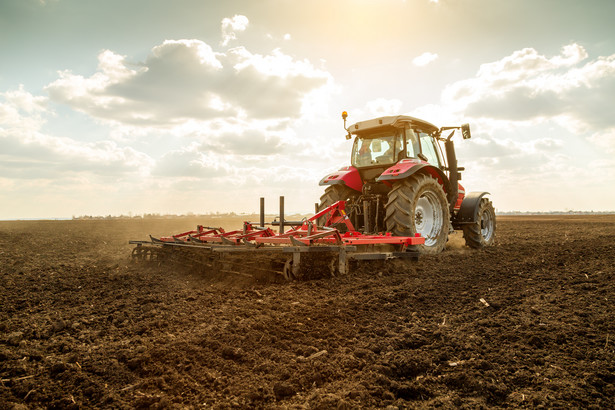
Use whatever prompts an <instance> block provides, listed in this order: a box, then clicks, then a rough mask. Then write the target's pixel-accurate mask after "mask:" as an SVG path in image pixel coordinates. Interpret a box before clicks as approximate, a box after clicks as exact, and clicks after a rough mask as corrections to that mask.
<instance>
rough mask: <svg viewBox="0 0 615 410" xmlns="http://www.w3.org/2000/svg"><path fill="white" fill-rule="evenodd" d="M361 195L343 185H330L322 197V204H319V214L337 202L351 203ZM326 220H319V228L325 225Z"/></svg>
mask: <svg viewBox="0 0 615 410" xmlns="http://www.w3.org/2000/svg"><path fill="white" fill-rule="evenodd" d="M358 195H359V193H358V192H357V191H355V190H354V189H352V188H348V187H347V186H346V185H343V184H336V185H329V186H328V187H327V188H326V189H325V193H324V194H322V196H321V197H320V204H318V212H320V211H322V210H323V209H325V208H326V207H328V206H331V205H333V204H334V203H336V202H337V201H349V200H352V199H354V198H355V197H356V196H358ZM325 222H326V220H325V218H318V220H317V221H316V223H317V224H318V225H319V226H322V225H324V223H325ZM344 226H345V225H344Z"/></svg>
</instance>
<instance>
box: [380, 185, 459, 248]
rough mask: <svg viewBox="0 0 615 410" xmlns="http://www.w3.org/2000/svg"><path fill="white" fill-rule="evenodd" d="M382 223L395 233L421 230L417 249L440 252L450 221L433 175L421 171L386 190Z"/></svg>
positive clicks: (413, 232) (408, 234) (413, 233)
mask: <svg viewBox="0 0 615 410" xmlns="http://www.w3.org/2000/svg"><path fill="white" fill-rule="evenodd" d="M385 223H386V228H387V231H388V232H391V233H392V234H393V235H396V236H414V235H415V234H417V233H419V234H421V236H422V237H423V238H425V244H424V245H417V247H416V248H417V250H418V251H419V252H421V253H432V254H433V253H440V252H442V250H443V249H444V246H445V245H446V241H447V239H448V230H449V224H450V213H449V210H448V201H447V200H446V195H445V194H444V189H442V186H441V185H440V184H439V183H438V181H437V180H436V179H434V178H432V177H431V176H429V175H425V174H418V175H417V174H415V175H412V176H411V177H409V178H407V179H404V180H401V181H397V182H395V183H394V184H393V189H392V190H391V192H389V200H388V202H387V205H386V216H385Z"/></svg>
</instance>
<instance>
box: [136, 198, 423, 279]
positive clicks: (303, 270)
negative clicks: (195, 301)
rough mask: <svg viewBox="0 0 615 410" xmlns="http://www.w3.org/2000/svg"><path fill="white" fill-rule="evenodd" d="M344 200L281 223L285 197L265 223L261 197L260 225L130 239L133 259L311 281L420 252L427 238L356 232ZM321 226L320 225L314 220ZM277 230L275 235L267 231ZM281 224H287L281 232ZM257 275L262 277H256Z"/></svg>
mask: <svg viewBox="0 0 615 410" xmlns="http://www.w3.org/2000/svg"><path fill="white" fill-rule="evenodd" d="M345 206H346V203H345V201H337V202H335V203H334V204H332V205H331V206H329V207H327V208H325V209H323V210H322V211H320V212H317V213H316V214H315V215H314V216H312V217H311V218H308V219H304V220H302V221H296V222H293V221H286V220H285V219H284V197H280V216H279V220H278V221H276V220H274V221H273V222H271V223H269V224H265V222H264V199H263V198H261V209H260V223H258V224H257V223H253V222H244V224H243V228H242V229H240V230H233V231H228V232H227V231H225V230H224V229H223V228H216V227H206V226H203V225H198V226H197V228H196V229H195V230H191V231H187V232H182V233H179V234H176V235H172V236H164V237H160V238H155V237H153V236H151V235H150V240H149V241H129V243H130V244H132V245H136V246H135V248H134V249H133V251H132V259H133V260H134V261H138V262H142V261H152V262H162V261H167V260H171V261H175V262H179V263H181V264H185V265H186V264H188V265H192V266H194V265H199V266H201V267H204V268H205V269H206V270H209V271H216V272H218V273H233V274H239V275H243V276H254V275H255V273H256V274H259V273H260V274H262V273H274V274H278V275H281V277H283V278H284V279H287V280H292V279H298V278H306V277H309V276H310V274H309V272H308V270H309V269H311V268H314V266H315V265H319V269H320V270H322V268H323V267H324V269H325V271H328V272H327V274H329V275H331V276H335V275H336V274H340V275H344V274H346V273H347V272H348V265H349V262H350V261H353V260H354V261H364V260H383V261H385V260H389V259H413V260H417V259H418V257H419V253H418V252H417V251H414V250H412V248H411V247H412V246H414V245H419V244H423V243H424V242H425V239H424V238H423V237H421V236H420V235H419V234H417V235H416V236H414V237H402V236H392V235H391V234H390V233H386V234H378V235H366V234H363V233H360V232H357V231H356V230H355V228H354V227H353V225H352V223H351V222H350V219H349V218H348V216H347V215H346V212H345ZM323 220H324V224H322V225H318V223H317V221H323ZM265 225H270V226H279V232H278V233H276V232H275V231H274V230H273V229H272V228H271V227H268V226H265ZM285 226H290V228H289V229H287V230H285ZM259 276H260V275H259Z"/></svg>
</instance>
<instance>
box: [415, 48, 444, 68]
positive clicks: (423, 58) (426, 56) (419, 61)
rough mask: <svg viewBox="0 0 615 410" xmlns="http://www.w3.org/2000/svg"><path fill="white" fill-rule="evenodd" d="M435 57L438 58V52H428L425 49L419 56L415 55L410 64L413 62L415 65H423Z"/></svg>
mask: <svg viewBox="0 0 615 410" xmlns="http://www.w3.org/2000/svg"><path fill="white" fill-rule="evenodd" d="M437 58H438V54H435V53H430V52H428V51H426V52H424V53H423V54H421V55H420V56H417V57H415V58H414V59H413V60H412V64H414V65H415V66H417V67H424V66H426V65H427V64H429V63H432V62H434V61H436V59H437Z"/></svg>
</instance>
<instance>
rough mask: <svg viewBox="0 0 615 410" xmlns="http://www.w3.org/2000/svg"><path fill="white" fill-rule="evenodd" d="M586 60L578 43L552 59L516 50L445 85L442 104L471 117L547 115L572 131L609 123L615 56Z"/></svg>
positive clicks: (542, 118)
mask: <svg viewBox="0 0 615 410" xmlns="http://www.w3.org/2000/svg"><path fill="white" fill-rule="evenodd" d="M587 58H588V54H587V52H586V51H585V49H584V48H583V47H582V46H580V45H578V44H570V45H568V46H566V47H564V48H563V49H562V52H561V54H560V55H557V56H554V57H552V58H547V57H545V56H543V55H540V54H539V53H538V52H537V51H536V50H534V49H532V48H526V49H523V50H519V51H516V52H514V53H513V54H511V55H510V56H507V57H505V58H503V59H501V60H499V61H496V62H493V63H488V64H483V65H482V66H481V67H480V69H479V70H478V73H477V75H476V77H474V78H471V79H467V80H463V81H459V82H456V83H454V84H452V85H450V86H448V87H447V88H446V89H445V91H444V92H443V102H444V103H445V104H446V105H448V106H449V107H454V109H455V110H456V111H457V112H463V113H464V114H465V115H466V116H468V117H474V118H489V119H494V120H507V121H517V122H523V121H534V122H535V121H545V120H548V119H553V120H556V121H558V122H560V123H561V124H563V125H565V126H569V127H574V129H575V130H576V131H577V132H583V131H586V130H596V129H602V128H610V127H615V116H613V115H612V105H613V101H614V100H613V95H615V54H614V55H611V56H607V57H599V58H597V59H595V60H591V61H586V60H587ZM584 61H586V62H585V64H582V63H583V62H584ZM581 64H582V65H581Z"/></svg>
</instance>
